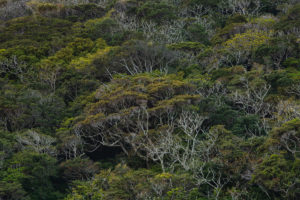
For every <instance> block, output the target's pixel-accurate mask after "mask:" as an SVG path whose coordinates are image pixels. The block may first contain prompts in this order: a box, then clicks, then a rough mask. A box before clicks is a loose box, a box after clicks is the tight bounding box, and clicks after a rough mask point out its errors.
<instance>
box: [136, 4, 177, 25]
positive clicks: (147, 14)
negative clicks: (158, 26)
mask: <svg viewBox="0 0 300 200" xmlns="http://www.w3.org/2000/svg"><path fill="white" fill-rule="evenodd" d="M137 15H138V16H139V17H142V18H145V19H147V20H153V21H155V22H158V23H161V22H164V21H169V20H173V19H175V18H176V15H175V8H174V7H173V6H172V5H170V4H167V3H166V2H163V1H157V2H156V1H147V2H145V3H144V4H143V5H142V6H141V7H140V8H138V9H137Z"/></svg>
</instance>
